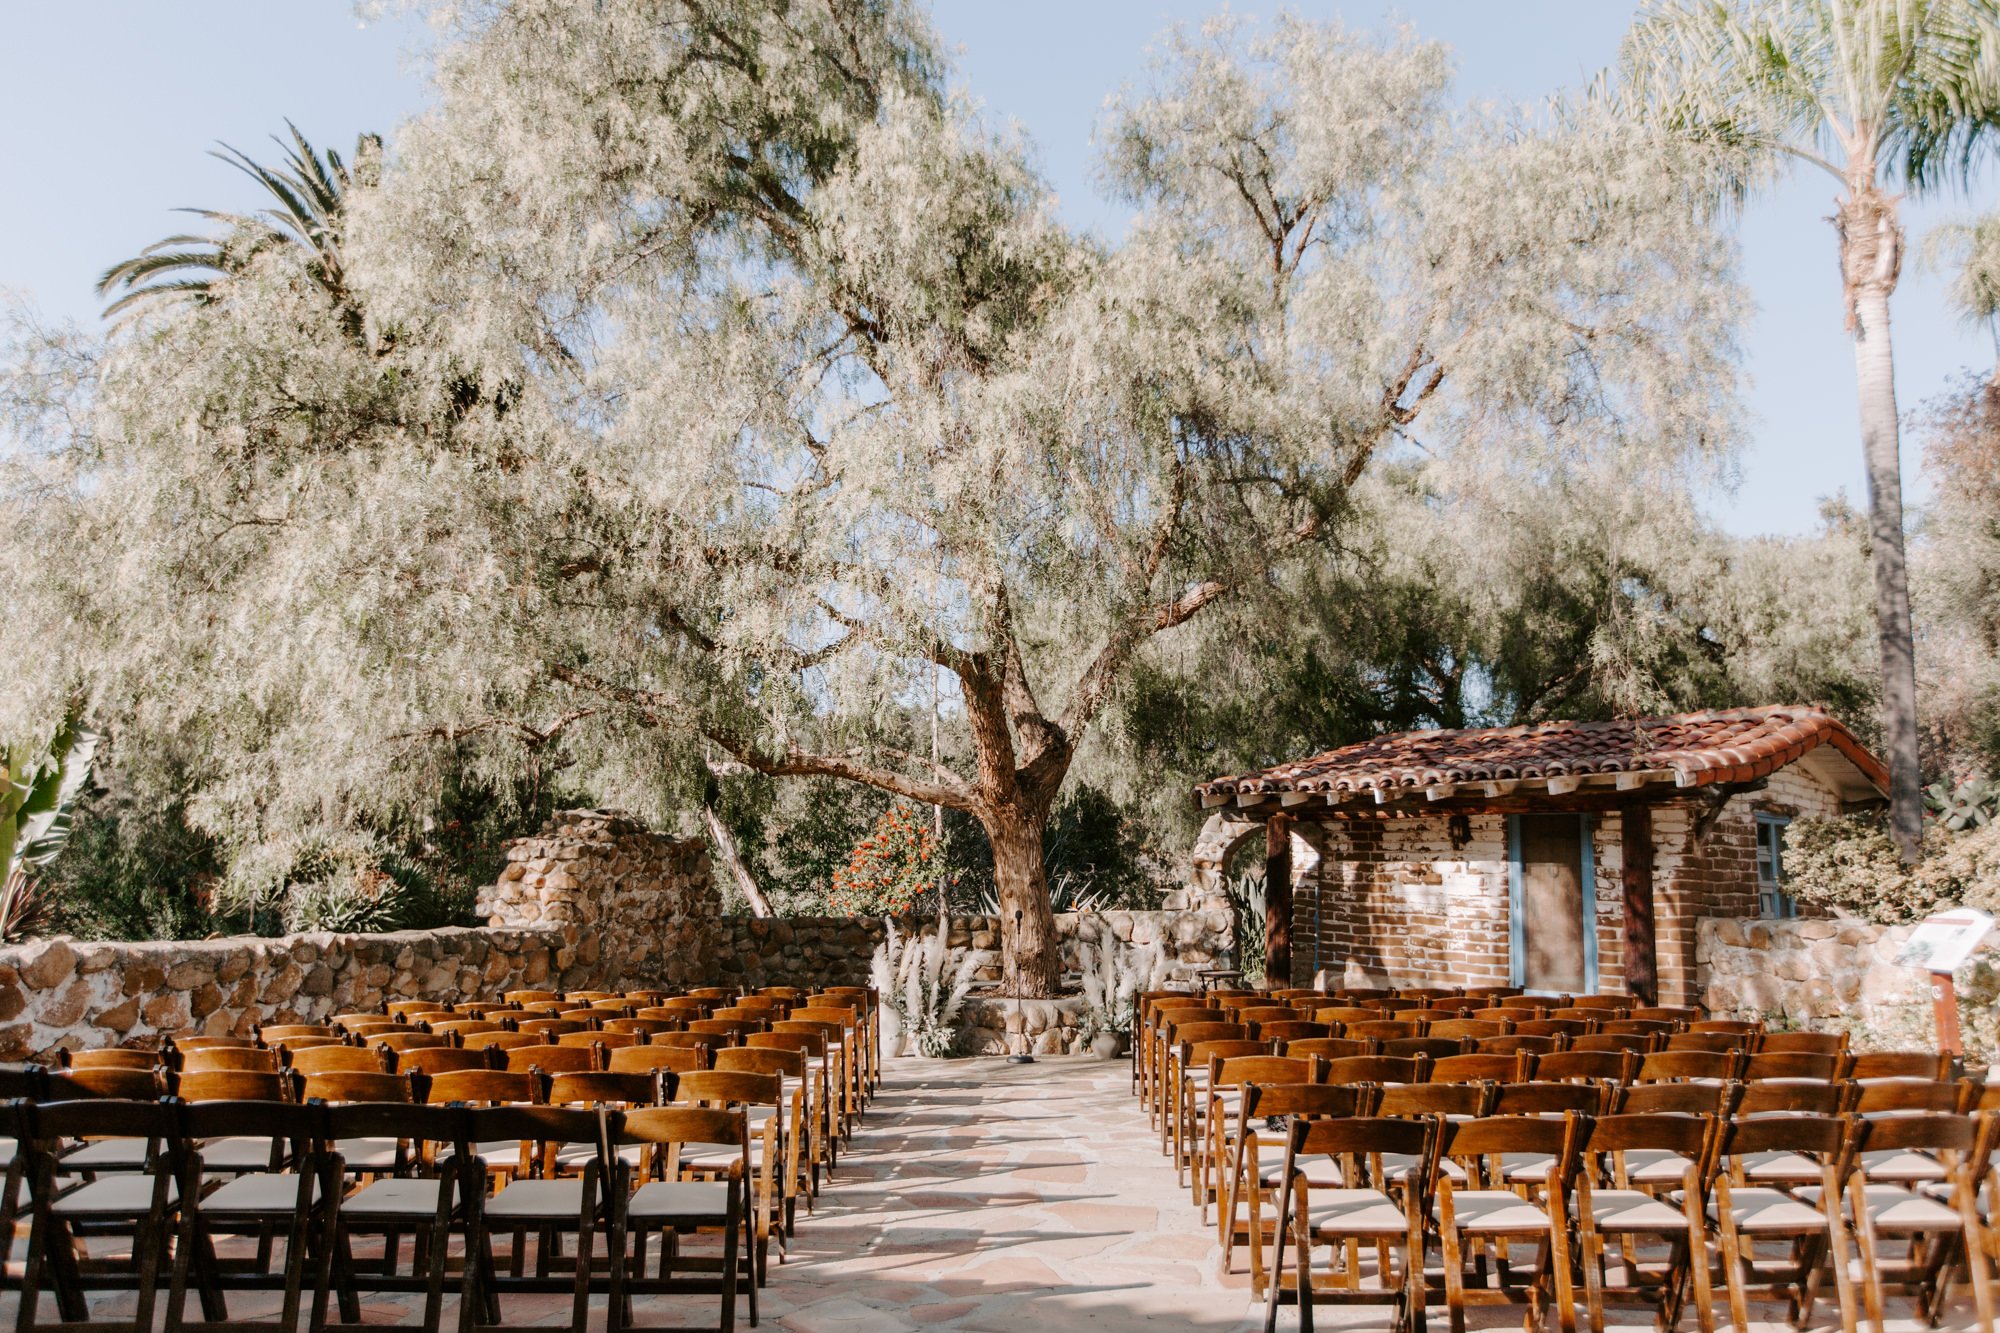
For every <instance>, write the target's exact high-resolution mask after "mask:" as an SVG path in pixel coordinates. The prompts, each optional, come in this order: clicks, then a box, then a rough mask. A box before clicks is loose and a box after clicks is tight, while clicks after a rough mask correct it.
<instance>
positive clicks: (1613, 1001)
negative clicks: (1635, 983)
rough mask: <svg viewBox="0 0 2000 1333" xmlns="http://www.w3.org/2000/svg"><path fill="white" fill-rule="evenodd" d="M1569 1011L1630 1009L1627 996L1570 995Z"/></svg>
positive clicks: (1630, 1003) (1630, 1000) (1629, 997)
mask: <svg viewBox="0 0 2000 1333" xmlns="http://www.w3.org/2000/svg"><path fill="white" fill-rule="evenodd" d="M1568 1000H1569V1004H1568V1005H1567V1006H1566V1007H1567V1008H1570V1009H1615V1010H1620V1011H1622V1010H1627V1009H1630V1008H1631V1007H1632V997H1631V996H1629V995H1571V996H1569V997H1568Z"/></svg>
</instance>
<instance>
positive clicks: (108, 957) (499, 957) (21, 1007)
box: [0, 929, 568, 1060]
mask: <svg viewBox="0 0 2000 1333" xmlns="http://www.w3.org/2000/svg"><path fill="white" fill-rule="evenodd" d="M567 947H568V946H567V944H566V942H565V941H564V939H563V937H562V935H561V933H560V932H558V931H555V930H464V929H449V930H437V931H400V932H397V933H394V934H387V935H334V934H331V933H327V932H313V933H310V934H305V935H285V936H279V937H278V938H275V939H270V938H263V937H258V936H238V937H235V938H231V939H216V940H142V941H136V942H130V943H94V942H84V941H78V940H68V939H52V940H41V941H37V942H35V943H33V944H25V945H18V946H15V947H12V948H6V949H0V1060H20V1059H24V1058H29V1057H38V1056H48V1055H50V1054H52V1053H53V1052H55V1051H58V1050H64V1049H68V1050H76V1049H81V1048H87V1047H98V1046H118V1045H129V1046H148V1047H150V1046H157V1045H158V1044H159V1041H160V1038H161V1037H162V1036H165V1035H168V1034H173V1033H187V1032H199V1033H204V1034H211V1035H224V1034H226V1035H235V1036H246V1035H248V1034H249V1032H250V1030H251V1028H252V1027H253V1026H255V1025H256V1024H258V1023H315V1022H321V1021H323V1020H325V1019H326V1018H328V1017H330V1016H332V1015H333V1014H336V1013H341V1012H343V1011H346V1010H353V1009H380V1008H381V1007H382V1006H383V1005H385V1004H387V1003H388V1002H389V1001H390V1000H400V999H414V998H417V997H420V996H454V995H497V994H499V993H500V992H501V991H503V990H510V989H521V988H523V987H536V986H546V985H549V984H550V983H551V981H552V980H553V979H554V978H555V977H556V976H557V975H558V973H560V972H561V971H562V970H563V966H564V964H563V959H564V956H565V953H566V950H567Z"/></svg>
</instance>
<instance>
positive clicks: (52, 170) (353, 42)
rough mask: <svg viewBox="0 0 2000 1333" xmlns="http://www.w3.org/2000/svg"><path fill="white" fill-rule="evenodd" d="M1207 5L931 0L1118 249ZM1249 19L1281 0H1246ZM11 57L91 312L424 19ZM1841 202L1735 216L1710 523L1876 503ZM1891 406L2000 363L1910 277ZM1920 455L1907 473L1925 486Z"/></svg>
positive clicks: (55, 293) (1479, 40)
mask: <svg viewBox="0 0 2000 1333" xmlns="http://www.w3.org/2000/svg"><path fill="white" fill-rule="evenodd" d="M1215 8H1217V5H1216V4H1214V3H1194V2H1193V0H1060V2H1058V0H1007V3H1004V4H1002V3H992V0H937V2H936V13H937V18H938V22H939V24H940V26H941V27H942V28H943V30H944V32H945V35H946V37H947V39H948V40H950V41H951V42H952V43H954V44H956V45H957V46H959V47H960V48H961V49H962V54H961V61H962V63H961V79H962V82H963V85H964V87H965V88H966V89H967V90H968V91H969V92H971V93H972V94H973V95H974V96H975V97H977V98H979V99H980V100H981V101H983V102H984V103H985V104H986V106H987V108H988V109H989V111H990V112H991V113H992V114H994V115H996V116H1000V117H1005V118H1009V119H1013V120H1017V121H1019V122H1020V123H1021V124H1022V125H1023V126H1025V128H1026V129H1027V131H1028V133H1029V135H1030V137H1031V138H1032V139H1033V140H1034V142H1035V143H1036V145H1037V146H1038V148H1039V151H1040V153H1041V155H1042V158H1043V162H1044V164H1045V166H1046V169H1047V171H1048V174H1049V176H1050V178H1051V179H1052V180H1053V181H1054V182H1055V185H1056V188H1057V189H1058V190H1059V191H1060V193H1061V196H1062V200H1063V208H1064V212H1065V214H1066V215H1067V216H1068V217H1069V218H1070V219H1071V220H1072V221H1073V222H1076V223H1078V224H1080V225H1085V226H1096V227H1100V228H1102V229H1104V230H1106V231H1108V232H1113V233H1115V232H1116V231H1117V230H1118V228H1119V225H1120V222H1121V218H1120V216H1119V214H1118V213H1117V211H1116V210H1115V209H1113V208H1111V207H1110V206H1108V205H1106V204H1105V203H1104V201H1102V200H1101V199H1099V198H1097V197H1096V196H1095V194H1094V192H1093V190H1092V188H1091V174H1090V166H1091V150H1090V132H1091V128H1092V125H1093V123H1094V122H1095V120H1096V117H1097V115H1098V112H1099V109H1100V108H1101V106H1102V105H1103V100H1104V97H1105V94H1106V93H1108V92H1110V91H1111V90H1113V89H1114V88H1116V87H1117V86H1118V85H1119V84H1121V83H1123V82H1126V81H1128V80H1131V79H1133V78H1135V77H1137V76H1138V75H1139V74H1140V72H1141V71H1142V69H1143V66H1144V62H1145V50H1146V47H1147V45H1148V43H1149V42H1150V41H1151V40H1152V38H1153V37H1154V36H1155V35H1156V34H1157V33H1158V32H1159V31H1160V30H1161V29H1162V28H1163V27H1165V26H1166V25H1167V24H1169V23H1171V22H1173V21H1176V20H1187V21H1197V20H1199V19H1200V18H1201V17H1203V16H1205V15H1207V14H1209V13H1211V12H1213V11H1214V10H1215ZM1235 8H1236V9H1237V10H1239V11H1240V12H1244V13H1250V14H1256V13H1267V12H1269V11H1270V10H1271V9H1272V8H1274V6H1272V5H1268V4H1266V5H1254V4H1249V3H1238V4H1237V5H1236V6H1235ZM1295 8H1297V9H1298V10H1300V11H1301V12H1303V13H1306V14H1309V15H1315V16H1319V15H1333V14H1337V15H1339V16H1340V17H1341V18H1343V19H1344V20H1345V21H1346V22H1347V23H1348V24H1349V25H1350V26H1355V27H1369V26H1374V25H1378V24H1381V23H1384V22H1387V21H1393V20H1394V19H1396V18H1398V17H1400V18H1401V19H1402V20H1404V21H1407V22H1409V23H1410V24H1412V25H1413V26H1414V27H1415V28H1416V29H1417V30H1418V31H1419V32H1420V33H1422V34H1423V35H1425V36H1427V37H1433V38H1436V39H1439V40H1442V41H1445V42H1448V43H1450V44H1451V45H1452V46H1453V47H1454V48H1455V49H1456V51H1457V53H1458V63H1459V71H1460V91H1461V93H1462V95H1464V96H1465V97H1467V98H1470V99H1476V100H1495V101H1536V100H1539V99H1540V98H1541V97H1542V96H1543V95H1545V94H1546V93H1548V92H1549V91H1551V90H1553V89H1555V88H1558V87H1561V86H1565V85H1575V84H1577V83H1579V82H1580V81H1582V80H1583V79H1585V78H1587V77H1589V75H1590V74H1591V73H1592V72H1594V71H1595V70H1597V69H1598V68H1600V67H1601V66H1603V65H1605V64H1607V63H1609V62H1610V61H1611V60H1612V59H1613V58H1614V56H1615V54H1616V51H1617V46H1618V39H1619V37H1620V35H1621V34H1622V33H1623V31H1624V28H1625V24H1626V21H1627V19H1628V17H1629V15H1630V12H1631V6H1630V4H1629V3H1628V2H1627V0H1405V2H1404V3H1402V4H1396V5H1391V4H1385V3H1380V0H1332V2H1329V0H1302V2H1301V3H1298V4H1296V5H1295ZM5 33H6V36H5V40H4V41H0V124H5V125H7V126H8V127H9V129H10V133H9V134H7V135H6V136H4V137H0V288H9V289H12V290H13V291H15V292H18V293H21V294H24V295H26V296H27V297H28V298H29V299H30V300H31V301H33V302H34V303H35V304H36V305H37V306H38V307H39V308H40V309H41V310H42V311H43V312H44V313H46V314H48V315H52V316H56V317H61V318H71V319H76V320H79V321H88V320H92V319H95V317H96V312H97V308H98V302H97V301H96V298H95V297H93V296H92V295H91V291H90V288H91V284H92V283H93V282H94V281H95V278H96V275H97V274H98V273H99V272H101V271H102V270H103V269H104V267H105V266H106V265H108V264H110V263H112V262H114V261H115V260H118V259H120V258H123V257H125V256H126V255H128V254H131V253H132V252H134V251H135V250H137V249H138V248H139V247H141V246H143V245H145V244H147V243H149V242H151V241H153V240H156V239H158V238H159V237H160V236H162V235H164V234H166V233H168V232H170V231H175V230H180V229H181V228H182V227H183V226H184V225H185V224H186V223H187V222H189V221H193V219H186V218H184V217H183V216H182V215H178V214H175V213H173V212H172V211H171V210H172V209H173V208H174V207H176V206H179V205H191V204H198V205H203V206H211V207H222V208H231V207H238V206H250V205H253V204H254V203H255V202H256V194H255V189H254V187H253V186H251V185H250V184H249V182H247V181H246V180H244V179H242V178H241V177H239V176H238V175H237V174H236V173H235V172H234V171H233V170H232V169H231V168H229V167H227V166H224V165H223V164H222V163H220V162H217V161H215V160H213V159H212V158H209V157H206V156H204V152H205V150H206V149H208V148H209V147H210V146H211V145H212V144H213V143H214V142H215V141H217V140H223V141H226V142H228V143H231V144H233V145H235V146H237V147H239V148H243V149H245V150H247V151H249V152H251V154H252V155H253V156H259V155H261V154H262V153H264V152H274V150H271V148H270V143H269V139H268V137H267V136H269V135H270V134H271V133H273V132H275V131H280V130H282V128H283V122H284V120H285V119H286V118H287V117H289V118H291V119H292V120H293V121H295V122H296V123H297V124H298V125H299V127H300V128H301V129H303V130H304V131H305V132H306V134H307V135H308V137H310V138H311V139H313V140H314V141H315V142H316V143H319V144H321V145H323V146H339V147H341V148H343V149H345V148H347V147H348V146H351V144H352V142H353V139H354V135H355V133H356V131H358V130H363V129H379V130H384V131H387V130H392V129H393V128H394V126H395V124H396V123H397V122H398V121H400V120H401V119H403V118H404V117H405V116H407V115H409V114H410V113H411V112H413V111H415V110H416V109H417V108H418V107H420V106H421V105H422V104H423V102H424V98H425V95H426V94H425V85H424V80H423V77H422V73H421V61H420V59H418V58H416V57H414V56H413V54H412V53H413V51H415V50H416V49H417V48H419V47H420V46H421V44H422V40H423V37H424V32H423V29H422V27H421V25H420V24H418V23H416V22H414V21H411V20H407V19H394V20H390V21H386V22H377V23H370V24H365V25H364V24H363V23H362V22H361V21H360V20H358V19H357V18H356V16H355V11H354V10H353V9H352V8H351V7H350V5H349V4H348V3H347V0H286V2H285V3H282V4H275V3H270V0H182V2H181V3H176V4H171V5H167V4H158V3H141V2H140V0H84V2H82V3H78V2H76V0H66V2H65V3H56V4H48V3H44V4H26V3H19V4H14V5H11V6H9V7H8V9H7V12H6V29H5ZM1992 179H1993V178H1992V177H1990V176H1989V178H1988V180H1986V181H1983V182H1981V188H1980V189H1979V191H1978V192H1977V194H1976V195H1975V197H1974V198H1973V199H1971V200H1960V201H1951V202H1947V203H1941V204H1930V205H1925V206H1923V207H1919V208H1911V209H1910V210H1908V213H1907V220H1908V222H1909V225H1910V231H1911V234H1912V238H1913V240H1914V239H1920V237H1921V235H1922V233H1923V231H1924V230H1925V229H1926V228H1927V227H1928V226H1929V225H1931V224H1933V223H1934V222H1936V221H1938V220H1940V219H1943V218H1947V217H1951V216H1955V215H1960V214H1965V213H1968V212H1970V211H1971V210H1972V209H1973V208H1974V207H1975V206H1984V207H1991V206H1992V205H1993V202H1994V201H1993V198H1992V189H1991V184H1992ZM1832 184H1833V182H1831V181H1830V180H1828V181H1821V180H1816V179H1811V178H1808V177H1805V176H1800V177H1799V178H1797V179H1795V180H1794V181H1792V182H1791V183H1790V184H1789V185H1787V186H1786V187H1784V188H1783V189H1782V190H1780V191H1779V192H1777V193H1775V194H1773V195H1772V196H1771V197H1769V198H1767V199H1764V200H1761V201H1759V202H1758V203H1757V204H1755V205H1754V206H1753V207H1752V209H1751V210H1750V211H1749V213H1748V214H1747V215H1746V216H1745V217H1744V219H1743V223H1742V231H1743V244H1744V266H1745V272H1746V275H1747V276H1748V279H1749V283H1750V286H1751V289H1752V292H1753V294H1754V297H1755V300H1756V305H1757V309H1756V311H1755V313H1754V315H1753V317H1752V318H1751V320H1750V322H1749V325H1748V327H1747V329H1746V330H1745V333H1744V350H1745V355H1746V357H1747V360H1748V369H1749V372H1750V375H1751V377H1752V380H1753V387H1752V389H1751V400H1750V402H1751V409H1752V412H1753V414H1754V425H1753V431H1752V439H1751V443H1750V446H1749V448H1748V449H1747V451H1746V453H1745V455H1744V458H1743V462H1742V478H1741V484H1740V486H1739V487H1738V488H1737V490H1736V491H1735V493H1734V494H1733V495H1718V496H1717V497H1715V499H1714V502H1713V505H1712V509H1713V512H1714V513H1715V515H1716V516H1717V518H1718V519H1720V520H1721V521H1722V522H1723V523H1724V524H1725V525H1727V526H1728V527H1729V528H1730V529H1732V530H1734V531H1738V532H1744V533H1753V532H1784V533H1793V532H1803V531H1808V530H1810V529H1811V528H1812V527H1813V526H1814V523H1815V514H1816V510H1817V503H1818V497H1820V496H1822V495H1826V494H1830V493H1831V492H1833V491H1835V490H1837V489H1842V488H1844V489H1845V490H1846V491H1847V492H1848V494H1849V495H1850V496H1851V497H1853V498H1854V499H1856V500H1857V501H1858V500H1859V499H1860V497H1861V494H1862V483H1861V469H1860V447H1859V444H1858V441H1857V436H1856V427H1855V418H1854V384H1853V371H1852V364H1853V363H1852V360H1851V357H1850V354H1849V350H1848V345H1847V342H1846V339H1845V337H1844V335H1843V333H1842V330H1841V313H1840V299H1839V281H1838V278H1837V275H1836V269H1835V260H1834V241H1833V232H1832V228H1831V227H1830V226H1829V225H1828V224H1827V223H1826V222H1825V220H1824V219H1825V218H1826V216H1827V215H1828V214H1829V213H1830V212H1831V211H1832V196H1833V191H1832V188H1831V187H1832ZM1894 319H1895V321H1896V329H1895V333H1896V351H1897V357H1898V370H1897V380H1898V386H1899V392H1900V394H1901V400H1902V403H1903V406H1904V407H1905V408H1906V409H1907V408H1909V407H1912V406H1915V405H1916V404H1918V403H1919V402H1921V401H1922V400H1923V399H1924V398H1927V397H1929V396H1931V395H1933V394H1935V393H1937V392H1938V391H1939V390H1940V389H1941V388H1942V387H1943V386H1944V385H1945V384H1946V383H1947V382H1948V381H1949V380H1950V379H1951V378H1952V377H1953V376H1954V375H1955V374H1957V373H1958V372H1959V371H1960V370H1961V369H1963V368H1967V367H1973V368H1978V369H1980V370H1984V369H1985V368H1987V367H1989V366H1990V365H1991V364H1992V362H1993V359H1994V354H1993V347H1992V343H1991V341H1990V339H1989V337H1988V335H1987V334H1986V332H1985V331H1983V330H1974V329H1968V328H1965V327H1963V326H1961V325H1960V324H1959V323H1958V322H1957V321H1956V320H1955V319H1954V318H1953V316H1952V315H1951V314H1950V312H1949V311H1948V310H1947V308H1946V306H1945V303H1944V300H1943V294H1942V282H1941V280H1940V278H1939V277H1938V276H1936V275H1933V274H1928V273H1924V272H1921V271H1912V272H1908V273H1907V275H1906V277H1905V279H1904V282H1903V286H1902V290H1901V292H1900V293H1899V294H1898V296H1897V298H1896V306H1895V309H1894ZM1915 470H1916V469H1915V460H1914V459H1913V458H1912V459H1908V460H1906V471H1908V472H1909V473H1911V474H1914V473H1915Z"/></svg>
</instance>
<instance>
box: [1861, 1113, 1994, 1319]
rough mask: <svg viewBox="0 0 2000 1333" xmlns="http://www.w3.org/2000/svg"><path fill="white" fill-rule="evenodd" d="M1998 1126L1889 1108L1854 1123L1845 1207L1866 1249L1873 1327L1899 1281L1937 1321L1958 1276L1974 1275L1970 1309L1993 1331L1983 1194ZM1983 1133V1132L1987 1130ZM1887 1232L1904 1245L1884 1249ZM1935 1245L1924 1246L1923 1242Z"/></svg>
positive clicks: (1865, 1289)
mask: <svg viewBox="0 0 2000 1333" xmlns="http://www.w3.org/2000/svg"><path fill="white" fill-rule="evenodd" d="M1992 1125H1993V1122H1992V1121H1991V1120H1990V1119H1989V1121H1988V1123H1987V1124H1986V1125H1985V1126H1984V1127H1982V1126H1981V1125H1980V1124H1979V1123H1978V1122H1976V1121H1975V1120H1974V1119H1973V1118H1972V1117H1971V1116H1969V1115H1958V1114H1934V1113H1927V1112H1920V1113H1915V1114H1890V1115H1881V1116H1875V1117H1870V1118H1867V1119H1863V1120H1860V1121H1858V1122H1857V1123H1856V1126H1855V1140H1854V1148H1855V1149H1858V1150H1859V1151H1858V1152H1856V1153H1854V1155H1853V1161H1854V1165H1855V1169H1854V1172H1853V1175H1852V1176H1851V1177H1850V1179H1849V1181H1848V1185H1847V1205H1848V1208H1849V1209H1850V1210H1851V1213H1852V1216H1853V1219H1854V1234H1855V1239H1856V1241H1857V1244H1858V1246H1859V1249H1860V1257H1861V1275H1862V1286H1861V1293H1862V1299H1863V1301H1864V1302H1865V1304H1866V1306H1867V1309H1868V1319H1869V1322H1870V1323H1872V1324H1874V1326H1875V1329H1876V1333H1882V1330H1883V1328H1884V1318H1883V1299H1882V1291H1883V1287H1884V1286H1886V1285H1895V1286H1900V1287H1903V1288H1905V1289H1906V1290H1908V1291H1909V1292H1910V1293H1911V1295H1912V1296H1913V1297H1914V1298H1915V1301H1916V1306H1917V1314H1918V1315H1919V1316H1920V1317H1922V1318H1923V1319H1924V1320H1925V1321H1926V1322H1927V1323H1929V1324H1930V1325H1931V1326H1932V1327H1936V1326H1937V1324H1938V1323H1939V1322H1940V1321H1941V1320H1942V1319H1943V1316H1944V1301H1945V1295H1946V1292H1947V1289H1948V1287H1949V1278H1950V1274H1951V1272H1952V1271H1953V1270H1954V1269H1955V1268H1956V1267H1957V1266H1958V1265H1960V1264H1963V1265H1964V1266H1965V1268H1966V1269H1967V1271H1968V1273H1969V1275H1970V1277H1971V1280H1972V1300H1973V1309H1974V1312H1975V1313H1976V1315H1977V1316H1978V1319H1979V1327H1980V1328H1981V1329H1982V1330H1984V1331H1985V1333H1992V1329H1993V1276H1992V1272H1991V1271H1990V1268H1989V1264H1988V1254H1987V1251H1988V1248H1989V1247H1988V1244H1987V1241H1986V1239H1985V1235H1984V1232H1985V1223H1984V1222H1983V1221H1982V1219H1981V1218H1980V1215H1979V1197H1978V1190H1979V1185H1980V1182H1981V1180H1982V1178H1983V1177H1984V1176H1985V1173H1986V1161H1987V1158H1988V1157H1989V1156H1990V1154H1991V1152H1992V1147H1993V1145H1992V1134H1991V1129H1992ZM1982 1129H1983V1130H1984V1131H1985V1132H1982ZM1884 1236H1889V1237H1893V1238H1895V1239H1897V1240H1899V1241H1901V1242H1902V1243H1903V1244H1902V1248H1901V1250H1900V1254H1899V1251H1898V1250H1895V1249H1889V1250H1885V1249H1884V1248H1883V1246H1882V1243H1881V1238H1882V1237H1884ZM1926 1241H1927V1242H1928V1244H1925V1243H1923V1242H1926Z"/></svg>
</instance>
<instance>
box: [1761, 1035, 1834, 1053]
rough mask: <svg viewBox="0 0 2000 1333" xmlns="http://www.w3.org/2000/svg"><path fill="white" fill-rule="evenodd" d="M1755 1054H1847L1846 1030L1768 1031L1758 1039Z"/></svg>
mask: <svg viewBox="0 0 2000 1333" xmlns="http://www.w3.org/2000/svg"><path fill="white" fill-rule="evenodd" d="M1754 1053H1755V1054H1758V1055H1764V1054H1780V1053H1784V1054H1801V1055H1834V1056H1839V1057H1841V1058H1842V1059H1845V1058H1846V1056H1847V1034H1846V1033H1845V1032H1766V1033H1765V1034H1764V1035H1763V1036H1761V1037H1759V1038H1758V1039H1757V1045H1756V1048H1755V1052H1754Z"/></svg>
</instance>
